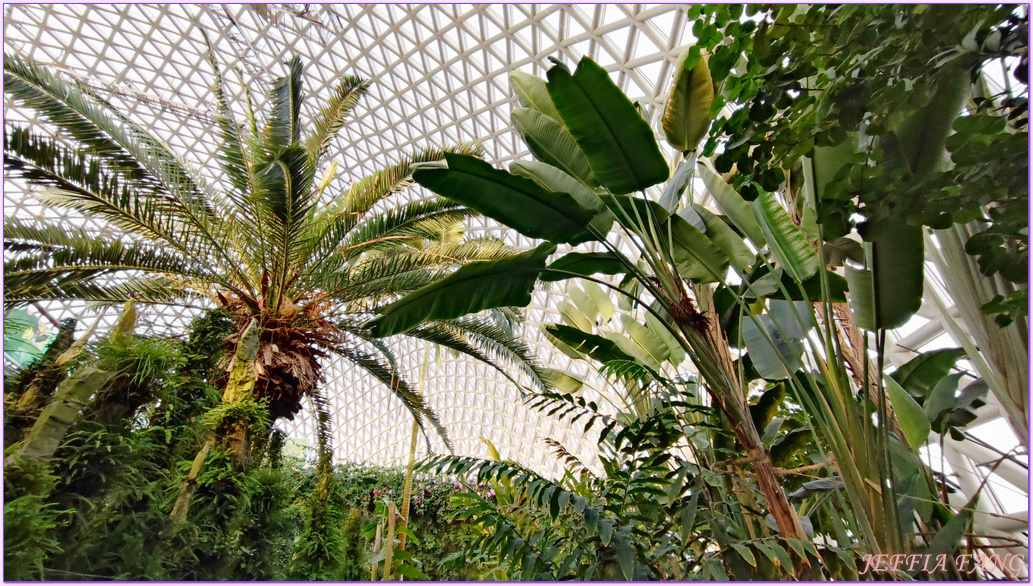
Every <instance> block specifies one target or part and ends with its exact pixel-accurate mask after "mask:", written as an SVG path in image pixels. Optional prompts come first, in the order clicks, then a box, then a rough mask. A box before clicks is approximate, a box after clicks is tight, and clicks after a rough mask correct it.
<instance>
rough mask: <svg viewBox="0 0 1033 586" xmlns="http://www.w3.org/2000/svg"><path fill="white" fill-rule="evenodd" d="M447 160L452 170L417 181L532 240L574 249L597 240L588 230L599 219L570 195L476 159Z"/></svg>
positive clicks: (426, 173)
mask: <svg viewBox="0 0 1033 586" xmlns="http://www.w3.org/2000/svg"><path fill="white" fill-rule="evenodd" d="M445 160H446V161H447V163H448V168H447V169H420V170H418V171H416V172H415V173H414V174H413V179H415V180H416V182H417V183H419V184H420V185H422V186H424V187H426V188H427V189H430V190H431V191H433V192H435V193H438V194H440V195H443V196H445V197H447V198H449V199H451V200H454V201H458V202H459V203H462V204H464V205H466V206H468V207H470V208H473V209H475V210H477V211H479V212H481V213H482V214H484V215H485V216H488V217H490V218H494V219H496V220H498V221H500V222H502V223H503V224H505V225H507V226H509V227H511V228H513V229H515V230H516V231H518V232H520V233H521V234H523V235H525V236H529V237H531V238H542V239H544V240H549V241H550V242H557V243H570V244H580V243H582V242H585V241H587V240H592V239H593V238H594V237H593V236H592V234H591V233H590V232H589V230H588V226H589V225H590V224H591V223H592V221H593V220H594V219H595V216H596V214H595V213H594V212H593V211H592V210H589V209H585V208H584V207H582V206H580V205H578V203H577V202H576V201H575V200H574V198H573V197H571V196H570V195H569V194H566V193H556V192H552V191H547V190H545V189H542V188H541V187H539V186H538V184H537V183H535V182H534V181H531V180H530V179H524V178H523V177H517V176H515V175H512V174H510V173H507V172H506V171H500V170H498V169H494V168H493V167H492V166H491V165H489V164H488V163H485V162H484V161H481V160H479V159H476V158H474V157H469V156H463V155H453V154H446V155H445Z"/></svg>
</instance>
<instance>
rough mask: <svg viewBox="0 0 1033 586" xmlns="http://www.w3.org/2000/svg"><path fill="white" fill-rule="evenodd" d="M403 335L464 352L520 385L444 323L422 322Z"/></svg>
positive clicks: (504, 370) (487, 356)
mask: <svg viewBox="0 0 1033 586" xmlns="http://www.w3.org/2000/svg"><path fill="white" fill-rule="evenodd" d="M405 335H406V336H409V337H411V338H417V339H420V340H423V341H425V342H430V343H432V344H437V345H438V346H442V347H444V348H449V349H451V350H455V351H456V352H460V353H462V354H466V355H467V356H470V357H471V358H473V359H475V360H478V361H480V362H483V363H484V364H486V365H488V366H490V367H492V368H494V369H495V370H497V371H498V372H499V374H501V375H502V376H503V377H505V378H506V380H508V381H509V382H511V383H513V384H514V385H515V386H517V387H518V388H519V386H520V383H518V382H517V381H516V379H514V378H513V377H512V376H511V375H510V374H509V372H507V371H506V369H505V368H503V367H502V366H501V365H500V364H498V363H497V362H495V361H494V360H492V358H491V356H489V355H488V354H487V353H485V352H483V351H481V350H480V349H479V348H476V347H475V346H473V345H472V344H470V343H469V342H468V341H467V340H466V339H465V337H464V336H463V335H462V334H461V333H459V332H457V331H455V330H453V329H452V328H449V327H448V326H447V325H445V324H441V323H427V324H423V325H421V326H418V327H416V328H413V329H411V330H409V331H408V332H406V333H405Z"/></svg>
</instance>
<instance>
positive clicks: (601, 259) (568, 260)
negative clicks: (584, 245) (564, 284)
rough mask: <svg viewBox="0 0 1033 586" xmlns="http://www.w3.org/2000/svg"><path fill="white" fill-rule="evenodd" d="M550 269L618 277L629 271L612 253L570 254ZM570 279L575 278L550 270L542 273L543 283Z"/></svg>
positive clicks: (556, 261)
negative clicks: (619, 274) (617, 275)
mask: <svg viewBox="0 0 1033 586" xmlns="http://www.w3.org/2000/svg"><path fill="white" fill-rule="evenodd" d="M548 268H549V269H552V270H556V271H566V272H570V273H577V274H578V275H586V276H587V275H594V274H596V273H602V274H604V275H616V274H618V273H623V272H624V271H625V270H627V267H625V266H624V263H622V262H621V261H620V260H619V259H618V258H617V257H616V256H614V255H613V253H610V252H570V253H567V254H565V255H564V256H561V257H559V258H558V259H556V260H555V261H553V263H552V264H550V265H549V267H548ZM570 278H573V275H566V274H563V273H559V272H549V271H548V270H547V271H546V272H544V273H542V280H543V281H562V280H564V279H570Z"/></svg>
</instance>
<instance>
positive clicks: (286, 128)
mask: <svg viewBox="0 0 1033 586" xmlns="http://www.w3.org/2000/svg"><path fill="white" fill-rule="evenodd" d="M286 65H287V75H285V76H283V77H279V78H277V79H276V81H274V82H273V87H272V90H271V91H270V92H269V97H270V99H271V100H272V103H273V107H272V112H271V113H270V116H269V123H268V126H267V127H266V149H267V151H268V153H269V156H270V159H275V158H276V155H277V153H279V152H280V151H282V150H284V149H286V148H287V147H289V146H291V145H294V144H295V143H297V142H298V140H299V139H300V138H301V120H300V119H301V100H302V93H301V91H302V87H301V86H302V81H301V57H298V56H297V55H295V56H293V57H291V58H290V60H289V61H287V64H286ZM302 152H304V151H302Z"/></svg>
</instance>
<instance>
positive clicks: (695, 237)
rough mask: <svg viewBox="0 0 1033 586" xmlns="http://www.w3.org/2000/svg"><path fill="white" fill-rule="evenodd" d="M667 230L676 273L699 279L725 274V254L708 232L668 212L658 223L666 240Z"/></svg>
mask: <svg viewBox="0 0 1033 586" xmlns="http://www.w3.org/2000/svg"><path fill="white" fill-rule="evenodd" d="M668 233H670V235H671V240H670V242H671V244H670V252H671V253H672V254H673V258H672V260H673V262H674V266H675V268H676V269H677V270H678V275H679V276H681V277H682V278H683V279H691V280H693V281H696V282H699V283H713V282H715V281H720V280H721V279H723V278H724V276H725V273H727V272H728V257H727V256H726V255H725V253H724V252H723V251H722V250H721V248H719V247H718V246H716V245H715V244H714V243H713V242H712V241H711V240H710V239H709V238H707V234H703V233H702V232H700V231H699V230H697V229H696V228H695V227H693V226H692V224H690V223H688V222H687V221H685V219H684V218H682V217H681V216H671V217H670V218H669V219H668V221H667V222H665V223H664V224H663V225H661V226H660V237H661V239H662V241H663V242H665V243H666V241H667V235H668ZM664 248H665V249H666V248H667V246H666V245H664Z"/></svg>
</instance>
